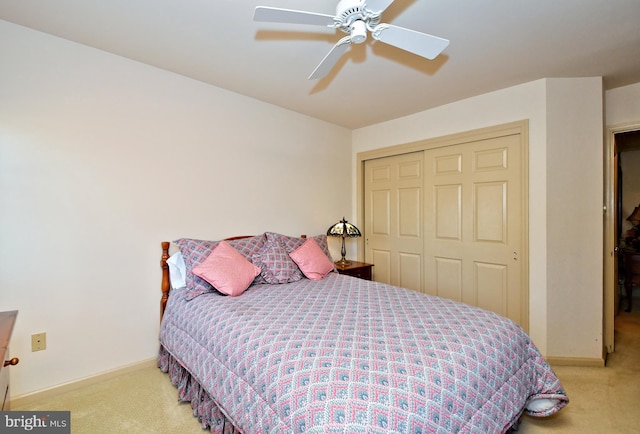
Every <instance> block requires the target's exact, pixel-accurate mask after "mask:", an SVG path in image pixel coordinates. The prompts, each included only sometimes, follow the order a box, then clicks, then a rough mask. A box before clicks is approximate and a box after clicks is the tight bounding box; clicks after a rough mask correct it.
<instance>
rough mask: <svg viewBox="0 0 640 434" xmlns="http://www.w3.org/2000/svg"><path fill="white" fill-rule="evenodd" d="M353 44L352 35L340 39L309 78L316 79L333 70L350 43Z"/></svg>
mask: <svg viewBox="0 0 640 434" xmlns="http://www.w3.org/2000/svg"><path fill="white" fill-rule="evenodd" d="M350 44H351V37H350V36H345V37H344V38H342V39H340V40H339V41H338V42H337V43H336V45H334V46H333V48H331V51H329V52H328V53H327V55H326V56H324V59H322V61H321V62H320V64H319V65H318V66H316V69H314V70H313V72H312V73H311V75H310V76H309V80H314V79H316V78H322V77H324V76H325V75H327V74H328V73H329V71H331V69H332V68H333V67H334V66H335V65H336V63H338V59H340V57H341V56H342V55H343V54H344V53H345V52H346V51H347V49H348V48H349V45H350Z"/></svg>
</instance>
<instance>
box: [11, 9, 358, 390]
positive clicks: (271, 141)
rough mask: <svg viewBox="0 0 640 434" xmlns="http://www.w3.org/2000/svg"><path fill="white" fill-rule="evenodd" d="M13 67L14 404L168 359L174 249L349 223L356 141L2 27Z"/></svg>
mask: <svg viewBox="0 0 640 434" xmlns="http://www.w3.org/2000/svg"><path fill="white" fill-rule="evenodd" d="M0 59H2V61H1V62H0V78H1V79H0V310H13V309H18V310H19V311H20V313H19V316H18V321H17V324H16V327H15V330H14V333H13V340H12V346H11V354H12V356H18V357H20V359H21V361H20V364H19V365H18V366H17V367H16V368H12V369H11V376H12V378H11V381H12V387H13V396H14V397H16V396H20V395H22V394H26V393H29V392H32V391H37V390H41V389H45V388H48V387H51V386H55V385H59V384H62V383H65V382H69V381H73V380H75V379H79V378H83V377H86V376H90V375H94V374H97V373H101V372H104V371H107V370H111V369H114V368H118V367H121V366H126V365H128V364H131V363H135V362H139V361H142V360H146V359H149V358H153V357H154V356H155V354H156V352H157V347H158V343H157V333H158V321H159V318H158V317H159V300H160V289H159V288H160V268H159V260H160V241H163V240H172V239H176V238H178V237H182V236H188V237H198V238H205V239H219V238H222V237H226V236H231V235H241V234H254V233H262V232H264V231H267V230H272V231H278V232H282V233H286V234H290V235H297V234H301V233H306V234H317V233H321V232H323V231H325V230H326V228H327V227H328V226H329V225H330V224H332V223H334V222H336V221H338V220H339V219H340V218H341V217H342V216H343V215H344V214H346V217H347V218H349V215H348V212H349V207H350V206H351V197H350V192H349V191H348V189H347V190H344V194H342V195H339V194H337V193H336V192H340V191H343V189H344V186H345V185H349V183H350V181H351V178H350V165H349V162H348V161H346V162H344V161H341V160H340V159H337V160H336V159H335V158H333V156H334V155H339V154H340V153H342V151H344V149H345V148H346V147H349V146H350V140H351V136H350V132H349V131H348V130H346V129H343V128H341V127H337V126H335V125H331V124H327V123H325V122H321V121H318V120H315V119H312V118H309V117H306V116H302V115H299V114H296V113H293V112H290V111H287V110H283V109H280V108H278V107H275V106H272V105H268V104H264V103H261V102H258V101H256V100H252V99H250V98H247V97H244V96H240V95H237V94H234V93H231V92H227V91H225V90H222V89H219V88H216V87H212V86H209V85H205V84H203V83H201V82H197V81H194V80H190V79H187V78H184V77H181V76H178V75H175V74H172V73H168V72H166V71H162V70H158V69H155V68H152V67H149V66H146V65H143V64H140V63H136V62H133V61H129V60H127V59H124V58H120V57H117V56H113V55H110V54H108V53H105V52H102V51H99V50H95V49H92V48H88V47H85V46H81V45H77V44H74V43H71V42H68V41H65V40H62V39H58V38H55V37H52V36H49V35H45V34H42V33H39V32H35V31H32V30H28V29H26V28H23V27H19V26H15V25H13V24H9V23H7V22H3V21H0ZM333 247H334V250H335V251H339V245H338V244H336V245H335V246H333ZM43 331H44V332H46V333H47V349H46V350H45V351H41V352H36V353H32V352H31V349H30V336H31V334H33V333H37V332H43Z"/></svg>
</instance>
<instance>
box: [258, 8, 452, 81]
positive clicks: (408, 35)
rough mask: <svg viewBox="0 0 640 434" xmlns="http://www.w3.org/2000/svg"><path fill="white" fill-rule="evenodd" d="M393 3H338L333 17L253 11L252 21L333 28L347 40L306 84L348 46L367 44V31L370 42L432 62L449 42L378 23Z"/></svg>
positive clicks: (328, 68)
mask: <svg viewBox="0 0 640 434" xmlns="http://www.w3.org/2000/svg"><path fill="white" fill-rule="evenodd" d="M393 1H394V0H340V1H339V2H338V6H337V7H336V14H335V16H332V15H326V14H319V13H315V12H306V11H297V10H291V9H280V8H272V7H267V6H258V7H256V10H255V13H254V15H253V19H254V20H255V21H267V22H275V23H290V24H310V25H317V26H326V27H333V28H336V29H340V30H342V31H343V32H344V33H346V34H347V35H348V36H345V37H343V38H342V39H340V40H339V41H338V42H337V43H336V44H335V45H334V46H333V48H332V49H331V51H329V53H328V54H327V55H326V56H325V57H324V59H322V61H321V62H320V64H319V65H318V66H317V67H316V69H314V71H313V72H312V73H311V75H310V76H309V80H312V79H317V78H322V77H324V76H325V75H327V74H328V73H329V71H331V69H332V68H333V67H334V66H335V64H336V63H337V62H338V59H340V57H341V56H342V55H343V54H344V53H345V52H346V51H347V49H348V48H349V45H350V44H352V43H353V44H361V43H363V42H364V41H366V40H367V31H369V32H370V33H371V36H372V37H373V39H375V40H377V41H381V42H384V43H385V44H389V45H392V46H394V47H397V48H400V49H402V50H405V51H408V52H410V53H413V54H417V55H418V56H422V57H425V58H427V59H429V60H433V59H435V58H436V57H437V56H438V55H439V54H440V53H442V51H443V50H444V49H445V48H447V46H448V45H449V40H447V39H443V38H439V37H437V36H432V35H428V34H426V33H421V32H417V31H415V30H410V29H406V28H404V27H398V26H394V25H391V24H385V23H380V15H382V13H383V12H384V11H385V10H386V9H387V8H388V7H389V6H390V5H391V3H393Z"/></svg>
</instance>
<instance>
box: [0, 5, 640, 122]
mask: <svg viewBox="0 0 640 434" xmlns="http://www.w3.org/2000/svg"><path fill="white" fill-rule="evenodd" d="M336 4H337V0H306V1H294V0H208V1H205V0H56V1H52V0H0V19H3V20H6V21H10V22H13V23H16V24H20V25H23V26H26V27H30V28H33V29H36V30H40V31H43V32H46V33H50V34H52V35H56V36H59V37H62V38H65V39H68V40H71V41H75V42H78V43H81V44H85V45H88V46H91V47H95V48H99V49H101V50H105V51H108V52H111V53H114V54H117V55H120V56H124V57H127V58H130V59H133V60H136V61H139V62H143V63H146V64H149V65H153V66H156V67H158V68H162V69H166V70H169V71H173V72H175V73H178V74H182V75H185V76H187V77H191V78H194V79H197V80H200V81H203V82H206V83H211V84H213V85H215V86H219V87H221V88H225V89H228V90H231V91H234V92H237V93H240V94H243V95H248V96H250V97H254V98H257V99H259V100H262V101H266V102H269V103H272V104H275V105H278V106H282V107H285V108H288V109H291V110H295V111H297V112H300V113H304V114H307V115H309V116H313V117H316V118H319V119H324V120H326V121H328V122H331V123H334V124H338V125H343V126H345V127H348V128H359V127H363V126H367V125H371V124H374V123H378V122H382V121H386V120H390V119H394V118H397V117H401V116H405V115H408V114H411V113H415V112H418V111H421V110H426V109H429V108H432V107H436V106H439V105H443V104H446V103H449V102H453V101H456V100H460V99H464V98H468V97H472V96H475V95H479V94H482V93H486V92H490V91H493V90H497V89H501V88H505V87H509V86H513V85H517V84H521V83H525V82H529V81H532V80H536V79H539V78H544V77H590V76H602V77H604V85H605V88H606V89H610V88H614V87H619V86H624V85H627V84H632V83H636V82H640V0H484V1H480V0H396V1H395V2H394V3H393V4H392V5H391V6H390V7H389V8H388V9H387V10H386V11H385V13H384V14H383V15H382V22H387V23H391V24H395V25H398V26H402V27H408V28H410V29H413V30H417V31H421V32H425V33H429V34H432V35H436V36H440V37H443V38H446V39H449V40H450V41H451V43H450V45H449V47H448V48H447V49H446V50H445V51H444V53H443V54H442V55H440V56H439V57H438V58H436V59H435V60H433V61H430V60H427V59H423V58H421V57H418V56H415V55H412V54H409V53H406V52H404V51H402V50H400V49H397V48H394V47H390V46H387V45H385V44H382V43H380V42H375V41H373V39H372V38H371V37H369V38H368V40H367V42H366V43H365V44H362V45H355V46H352V47H351V48H350V51H348V52H347V54H346V55H345V56H344V57H343V58H342V59H341V61H340V62H339V63H338V64H337V65H336V67H335V68H334V70H333V71H332V72H331V73H330V74H329V76H327V77H325V78H323V79H321V80H316V81H309V80H307V77H308V76H309V74H310V73H311V71H313V69H314V68H315V67H316V65H317V64H318V63H319V62H320V60H321V59H322V58H323V57H324V56H325V54H326V53H327V52H328V51H329V50H330V49H331V47H332V46H333V44H334V43H335V42H337V41H338V39H340V38H341V37H342V36H344V34H343V33H342V32H340V31H339V30H335V29H328V28H323V27H315V26H303V25H291V24H276V23H258V22H254V21H253V20H252V17H253V10H254V8H255V7H256V6H258V5H262V6H273V7H281V8H286V9H298V10H308V11H313V12H319V13H324V14H330V15H333V14H334V13H335V5H336Z"/></svg>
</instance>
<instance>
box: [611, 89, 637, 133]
mask: <svg viewBox="0 0 640 434" xmlns="http://www.w3.org/2000/svg"><path fill="white" fill-rule="evenodd" d="M605 113H606V124H607V127H614V126H619V125H625V124H629V123H638V122H640V83H635V84H632V85H629V86H623V87H618V88H616V89H611V90H608V91H607V93H606V104H605Z"/></svg>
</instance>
